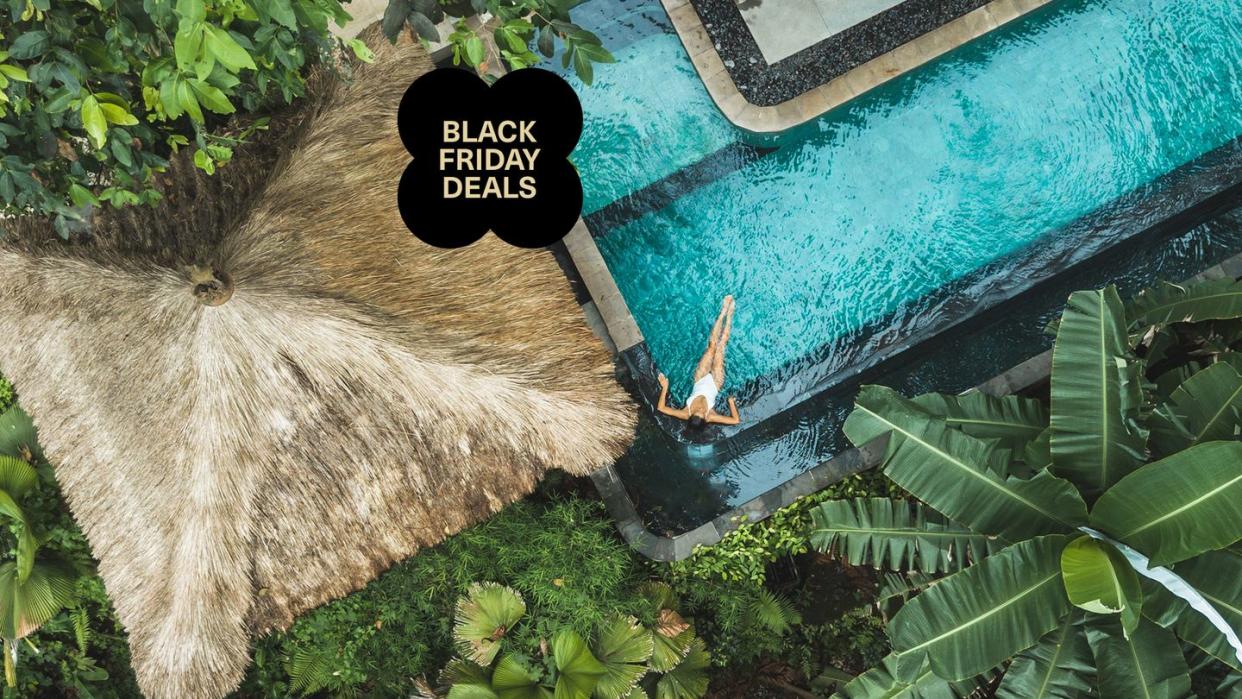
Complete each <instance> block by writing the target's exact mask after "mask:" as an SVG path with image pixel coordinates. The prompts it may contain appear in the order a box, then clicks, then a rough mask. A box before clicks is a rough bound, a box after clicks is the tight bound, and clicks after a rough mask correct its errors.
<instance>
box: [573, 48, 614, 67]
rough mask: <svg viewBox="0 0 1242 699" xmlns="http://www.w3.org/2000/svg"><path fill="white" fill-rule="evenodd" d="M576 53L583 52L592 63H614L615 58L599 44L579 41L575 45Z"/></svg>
mask: <svg viewBox="0 0 1242 699" xmlns="http://www.w3.org/2000/svg"><path fill="white" fill-rule="evenodd" d="M577 48H578V53H581V54H583V55H584V56H585V57H586V58H588V59H589V60H590V61H591V62H592V63H616V62H617V59H616V58H615V57H613V55H612V54H611V53H609V51H608V49H606V48H604V47H603V46H600V45H599V44H591V43H580V44H578V46H577Z"/></svg>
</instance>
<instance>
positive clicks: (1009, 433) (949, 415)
mask: <svg viewBox="0 0 1242 699" xmlns="http://www.w3.org/2000/svg"><path fill="white" fill-rule="evenodd" d="M911 402H913V403H914V404H915V405H917V406H919V407H920V408H922V409H924V410H926V411H927V412H929V413H931V414H932V415H935V416H936V417H939V418H944V421H945V424H947V425H948V426H949V427H956V428H957V429H959V430H961V431H963V432H965V433H966V434H968V435H970V436H972V437H978V438H980V439H999V440H1001V443H1002V444H1003V445H1004V446H1007V447H1009V448H1010V449H1013V450H1014V451H1020V450H1022V449H1023V448H1024V447H1025V446H1026V444H1027V442H1030V441H1031V440H1033V439H1035V438H1036V437H1038V436H1039V435H1040V433H1041V432H1043V431H1044V429H1045V428H1047V427H1048V411H1047V410H1046V409H1045V408H1044V404H1043V403H1042V402H1041V401H1038V400H1036V399H1034V398H1023V397H1021V396H1014V395H1009V396H1003V397H1000V398H997V397H995V396H989V395H988V394H986V393H981V392H979V391H972V392H970V393H966V394H963V395H960V396H949V395H943V394H940V393H925V394H923V395H921V396H916V397H914V398H912V399H911Z"/></svg>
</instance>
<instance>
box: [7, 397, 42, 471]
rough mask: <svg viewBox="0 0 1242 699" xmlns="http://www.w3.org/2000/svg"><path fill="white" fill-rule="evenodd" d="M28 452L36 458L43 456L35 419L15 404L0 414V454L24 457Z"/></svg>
mask: <svg viewBox="0 0 1242 699" xmlns="http://www.w3.org/2000/svg"><path fill="white" fill-rule="evenodd" d="M27 453H29V454H30V455H31V456H33V457H34V458H35V459H42V458H43V450H42V449H41V448H40V447H39V436H38V433H37V432H36V430H35V426H34V421H33V420H31V419H30V416H29V415H27V414H26V411H24V410H22V409H21V408H20V407H18V406H16V405H14V406H13V407H11V408H9V409H8V410H6V411H5V412H4V414H0V454H8V455H9V456H16V457H19V458H22V457H25V455H26V454H27Z"/></svg>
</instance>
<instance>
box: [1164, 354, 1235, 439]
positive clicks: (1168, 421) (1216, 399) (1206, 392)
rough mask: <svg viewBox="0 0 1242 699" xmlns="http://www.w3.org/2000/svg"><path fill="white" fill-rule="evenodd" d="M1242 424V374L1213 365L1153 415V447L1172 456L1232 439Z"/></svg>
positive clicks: (1228, 368) (1191, 379) (1187, 381)
mask: <svg viewBox="0 0 1242 699" xmlns="http://www.w3.org/2000/svg"><path fill="white" fill-rule="evenodd" d="M1239 425H1242V375H1239V374H1238V371H1237V370H1236V369H1234V368H1233V367H1232V366H1229V364H1227V363H1224V362H1221V363H1217V364H1213V365H1211V366H1209V367H1208V368H1206V369H1204V370H1202V371H1199V372H1197V373H1195V374H1194V375H1192V376H1191V377H1190V378H1188V379H1186V381H1185V382H1183V383H1182V385H1181V386H1178V387H1177V388H1176V389H1174V391H1173V393H1172V394H1171V395H1170V396H1169V400H1168V401H1166V402H1165V403H1163V404H1162V405H1161V406H1160V407H1158V408H1157V409H1156V412H1155V414H1153V415H1152V416H1151V445H1152V447H1153V448H1155V449H1156V450H1157V451H1159V452H1160V453H1161V454H1173V453H1175V452H1178V451H1181V450H1182V449H1187V448H1189V447H1192V446H1194V445H1196V444H1199V443H1201V442H1211V441H1214V440H1218V439H1233V437H1234V434H1235V433H1236V432H1237V429H1238V426H1239Z"/></svg>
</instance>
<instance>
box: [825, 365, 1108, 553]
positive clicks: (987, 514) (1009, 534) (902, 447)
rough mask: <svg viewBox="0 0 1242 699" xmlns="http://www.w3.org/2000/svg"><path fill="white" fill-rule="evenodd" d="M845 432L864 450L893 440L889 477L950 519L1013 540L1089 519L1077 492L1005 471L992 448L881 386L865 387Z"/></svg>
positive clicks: (1044, 477) (1050, 479) (1048, 479)
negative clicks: (883, 437)
mask: <svg viewBox="0 0 1242 699" xmlns="http://www.w3.org/2000/svg"><path fill="white" fill-rule="evenodd" d="M855 406H856V407H855V410H854V412H852V413H850V416H849V418H848V419H847V420H846V421H845V427H844V430H845V434H846V436H848V437H849V438H850V440H851V441H853V442H854V444H858V445H861V444H864V443H866V442H869V441H871V440H872V439H875V438H877V437H880V436H881V435H884V434H890V435H891V436H890V437H889V441H888V453H887V455H886V457H885V461H884V473H885V475H887V476H888V477H889V478H890V479H892V480H893V481H894V482H895V483H897V484H898V485H900V486H901V487H903V488H905V489H906V490H908V491H909V492H910V493H912V494H913V495H914V496H915V497H917V498H918V499H920V500H922V501H923V502H925V503H927V504H928V505H929V506H931V507H933V508H935V509H936V510H938V511H939V512H941V513H942V514H944V515H945V516H946V517H948V518H949V519H950V520H952V521H955V522H959V523H961V524H963V525H965V526H967V527H969V528H970V529H972V530H974V531H976V532H978V533H980V534H987V535H991V536H999V537H1001V538H1003V539H1006V540H1008V541H1020V540H1022V539H1027V538H1030V537H1032V536H1038V535H1040V534H1048V533H1052V532H1070V531H1073V530H1074V528H1075V527H1077V526H1079V525H1080V524H1082V523H1084V522H1085V520H1086V505H1085V504H1084V503H1083V500H1082V498H1081V497H1080V496H1079V494H1078V491H1077V490H1075V489H1074V486H1073V485H1072V484H1070V483H1068V482H1066V481H1064V480H1061V479H1059V478H1056V477H1054V476H1052V475H1051V474H1050V473H1048V472H1047V471H1041V472H1040V473H1038V474H1036V476H1035V477H1034V478H1032V479H1030V480H1022V479H1018V478H1014V477H1008V478H1006V477H1004V476H1002V475H1000V474H1002V473H1006V472H1007V471H1008V466H1007V465H1006V464H1004V463H1003V459H1004V457H1003V456H1002V455H1001V454H1000V451H999V450H998V448H997V447H996V445H995V443H990V442H984V441H982V440H979V439H976V438H974V437H971V436H970V435H967V434H963V433H962V432H960V431H958V430H954V429H950V428H948V427H946V426H945V424H944V421H943V420H939V419H936V418H933V417H931V416H930V415H928V414H927V413H926V412H925V411H923V410H922V409H921V408H919V407H918V406H916V405H914V404H913V403H911V402H910V401H908V400H906V399H904V398H902V397H901V396H900V395H898V394H897V393H896V392H895V391H893V390H892V389H890V388H885V387H883V386H864V387H863V388H862V390H861V391H860V392H859V394H858V398H857V400H856V403H855Z"/></svg>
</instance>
